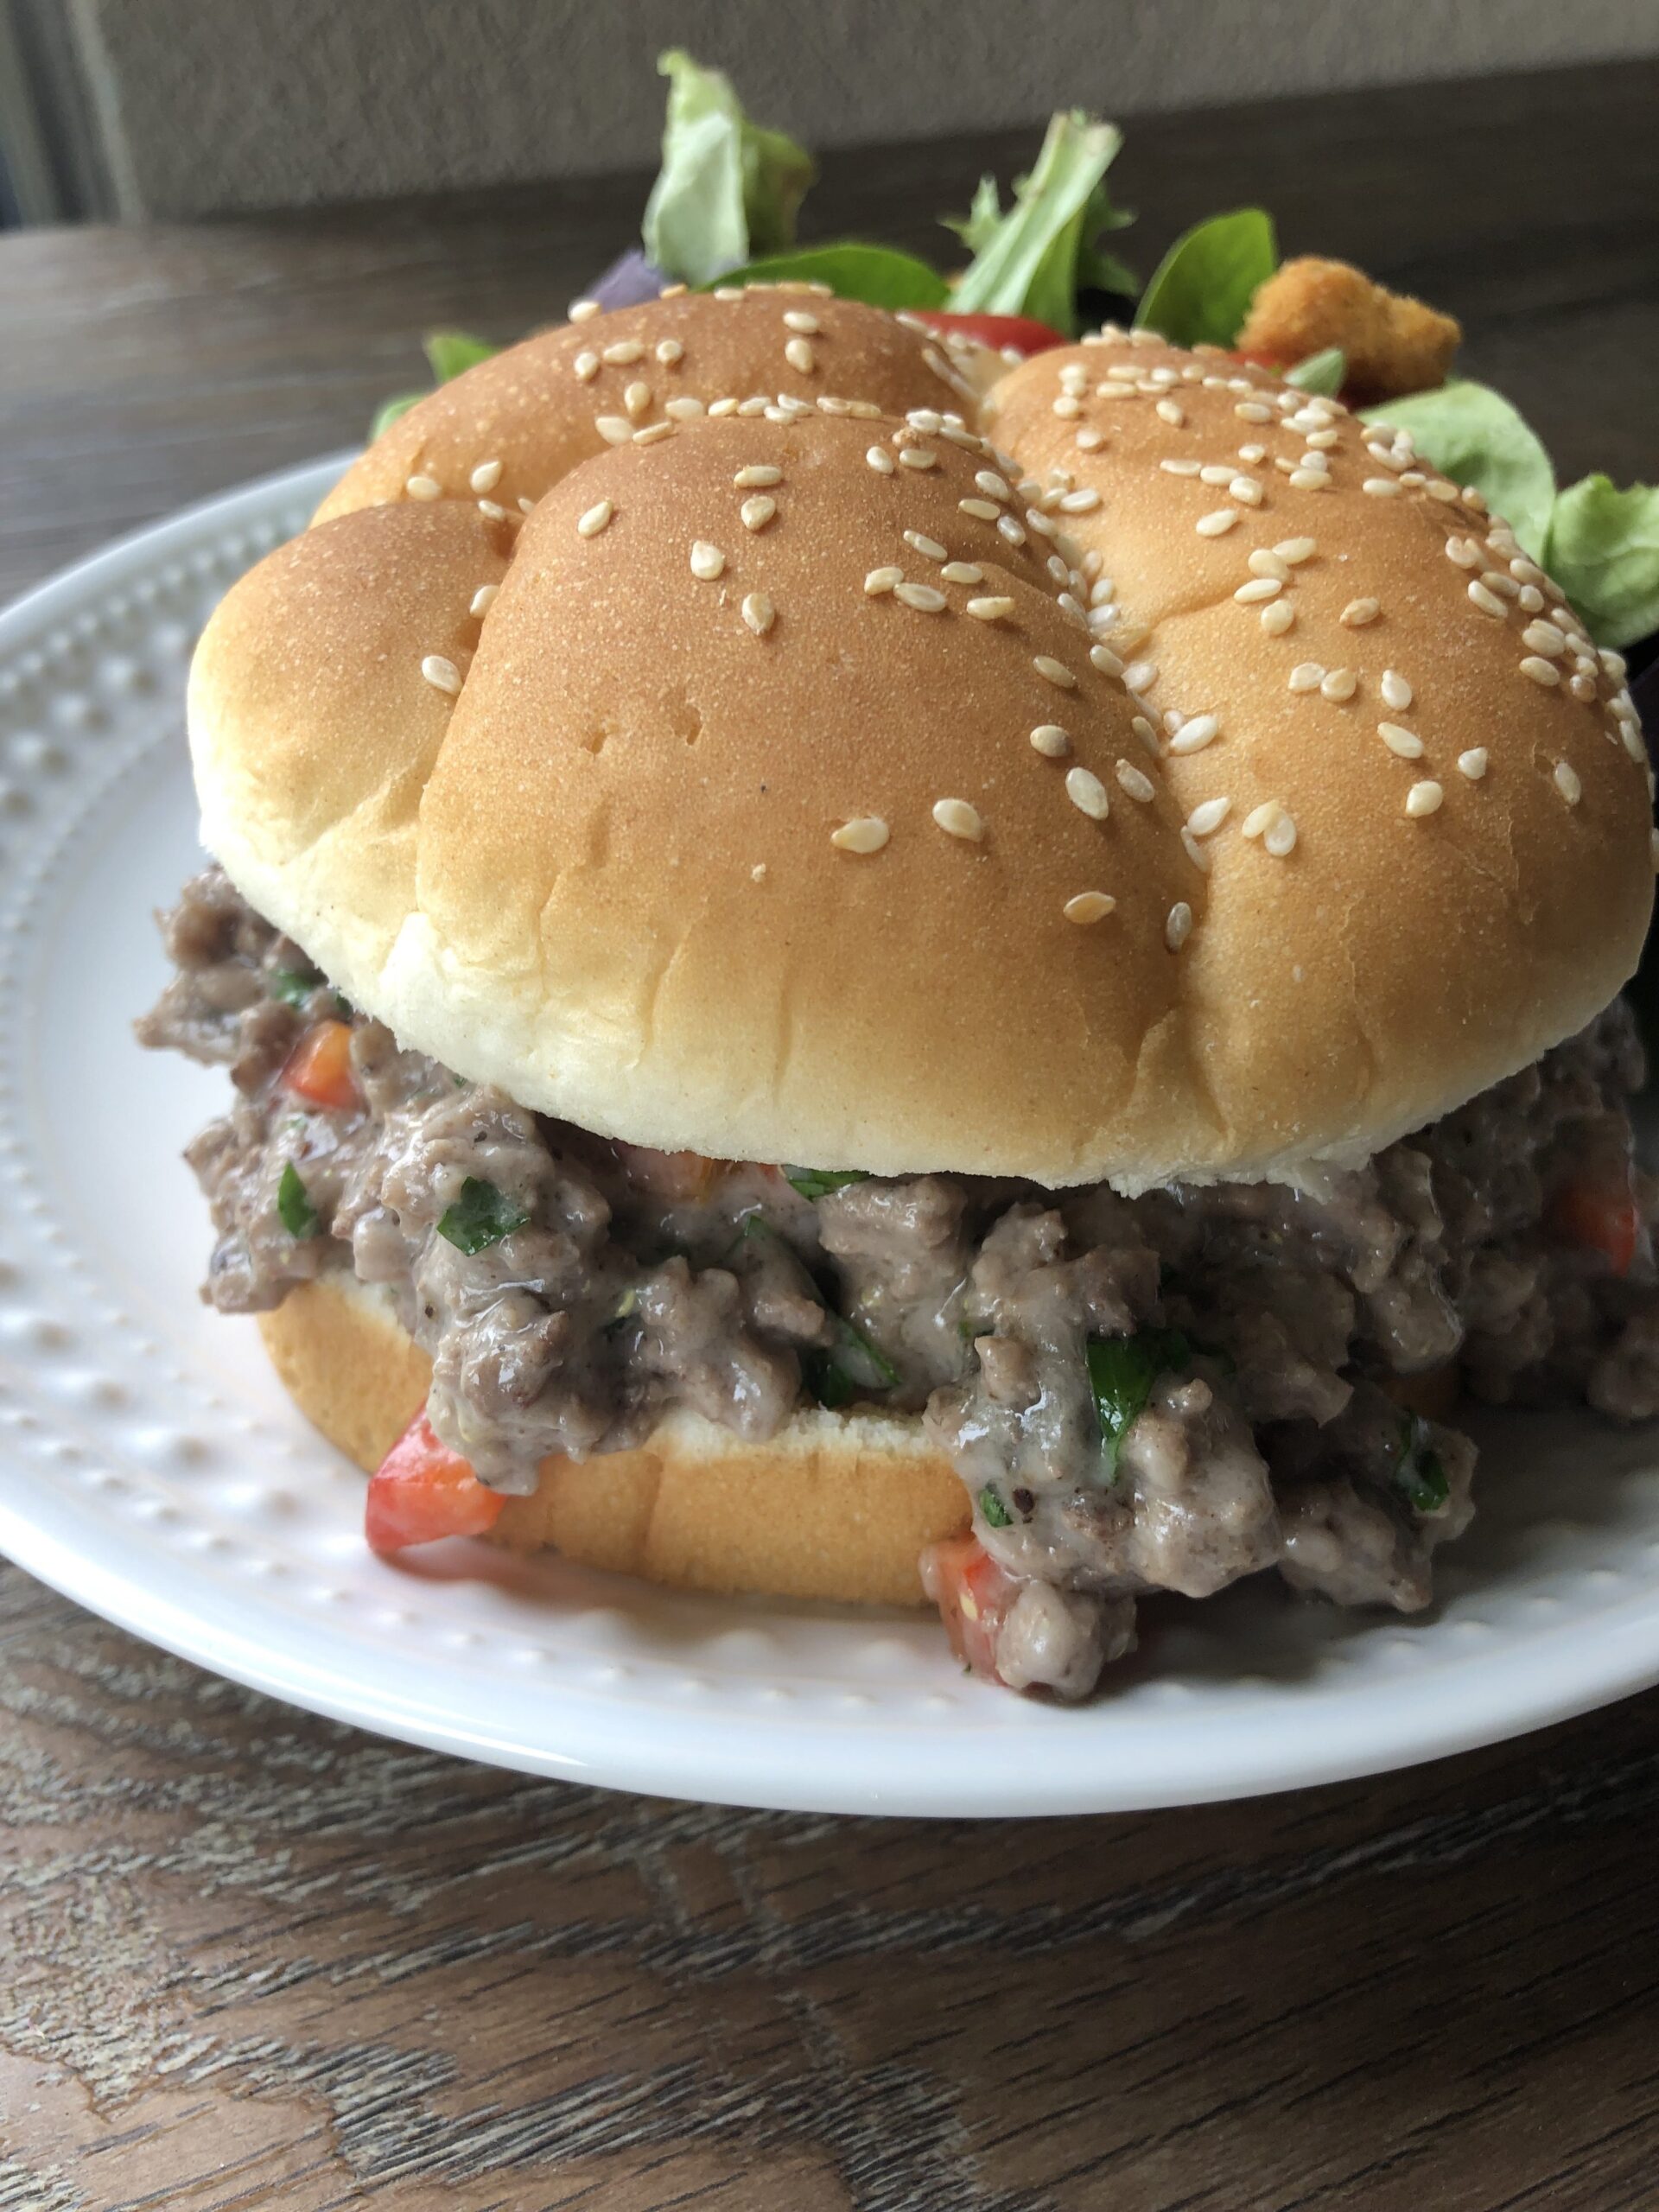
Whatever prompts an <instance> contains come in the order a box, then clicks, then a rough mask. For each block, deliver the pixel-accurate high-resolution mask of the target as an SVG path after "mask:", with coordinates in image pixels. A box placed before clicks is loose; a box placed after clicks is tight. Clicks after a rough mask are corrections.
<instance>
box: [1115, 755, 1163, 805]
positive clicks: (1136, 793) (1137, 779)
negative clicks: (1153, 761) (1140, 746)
mask: <svg viewBox="0 0 1659 2212" xmlns="http://www.w3.org/2000/svg"><path fill="white" fill-rule="evenodd" d="M1112 772H1113V774H1114V775H1115V776H1116V778H1117V780H1118V782H1119V783H1120V784H1121V785H1122V786H1123V789H1124V790H1125V791H1127V792H1128V795H1129V797H1130V798H1133V799H1138V800H1139V801H1140V802H1141V805H1142V806H1145V805H1147V804H1148V803H1149V802H1150V801H1151V800H1153V799H1154V798H1157V796H1158V791H1157V786H1156V785H1154V782H1153V780H1152V778H1151V777H1150V776H1145V775H1142V774H1141V771H1140V769H1139V768H1137V767H1136V766H1135V763H1134V762H1133V761H1132V760H1120V761H1119V762H1118V763H1117V766H1116V768H1114V770H1113V771H1112Z"/></svg>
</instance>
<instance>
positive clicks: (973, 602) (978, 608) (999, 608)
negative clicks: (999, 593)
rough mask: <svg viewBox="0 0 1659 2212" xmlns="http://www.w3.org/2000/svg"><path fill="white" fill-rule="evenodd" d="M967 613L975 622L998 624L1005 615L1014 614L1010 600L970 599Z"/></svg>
mask: <svg viewBox="0 0 1659 2212" xmlns="http://www.w3.org/2000/svg"><path fill="white" fill-rule="evenodd" d="M968 612H969V614H971V615H972V616H973V618H974V620H976V622H1000V621H1001V619H1002V617H1003V616H1004V615H1005V614H1012V613H1013V612H1014V601H1012V600H1011V599H970V600H969V601H968Z"/></svg>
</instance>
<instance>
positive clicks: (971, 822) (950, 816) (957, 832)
mask: <svg viewBox="0 0 1659 2212" xmlns="http://www.w3.org/2000/svg"><path fill="white" fill-rule="evenodd" d="M933 819H934V820H935V821H936V822H937V823H938V825H939V827H940V829H943V830H944V834H945V836H947V837H963V838H965V839H966V840H967V841H968V842H969V844H970V845H976V844H977V843H978V842H979V841H980V839H981V838H982V836H984V835H985V824H984V823H983V821H982V819H981V817H980V812H979V809H978V808H977V807H976V806H969V804H968V802H967V800H966V799H965V798H938V799H935V800H934V802H933Z"/></svg>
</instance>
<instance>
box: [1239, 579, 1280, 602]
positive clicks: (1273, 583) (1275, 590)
mask: <svg viewBox="0 0 1659 2212" xmlns="http://www.w3.org/2000/svg"><path fill="white" fill-rule="evenodd" d="M1283 589H1284V586H1283V584H1281V582H1280V581H1279V579H1278V577H1277V576H1252V577H1251V579H1250V581H1249V583H1247V584H1240V586H1239V588H1238V589H1237V590H1236V592H1235V593H1234V594H1233V597H1234V598H1235V599H1236V601H1238V603H1239V605H1240V606H1241V607H1255V606H1256V605H1258V604H1259V603H1260V602H1261V601H1262V600H1266V599H1277V598H1278V596H1279V594H1280V593H1281V591H1282V590H1283Z"/></svg>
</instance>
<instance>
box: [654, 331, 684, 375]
mask: <svg viewBox="0 0 1659 2212" xmlns="http://www.w3.org/2000/svg"><path fill="white" fill-rule="evenodd" d="M657 358H658V360H659V361H660V362H661V363H662V365H663V366H664V368H665V369H671V368H672V367H673V365H674V364H675V362H676V361H680V360H683V359H684V358H685V348H684V346H682V345H681V343H680V341H679V340H678V339H677V338H659V339H658V341H657Z"/></svg>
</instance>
